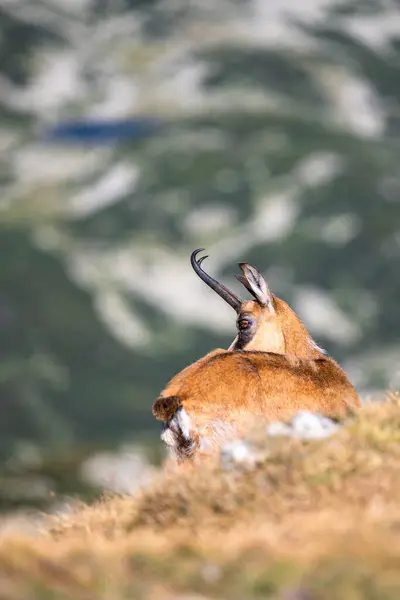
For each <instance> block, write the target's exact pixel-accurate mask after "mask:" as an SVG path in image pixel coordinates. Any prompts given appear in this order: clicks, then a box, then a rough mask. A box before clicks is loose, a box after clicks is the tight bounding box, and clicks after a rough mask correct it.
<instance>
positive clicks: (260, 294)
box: [236, 263, 274, 311]
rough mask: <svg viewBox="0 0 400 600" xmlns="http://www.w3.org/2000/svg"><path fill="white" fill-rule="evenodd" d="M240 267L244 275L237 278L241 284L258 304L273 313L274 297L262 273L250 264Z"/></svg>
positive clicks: (242, 264)
mask: <svg viewBox="0 0 400 600" xmlns="http://www.w3.org/2000/svg"><path fill="white" fill-rule="evenodd" d="M239 267H240V269H241V270H242V273H243V275H244V276H243V275H237V276H236V277H237V279H238V280H239V281H240V283H242V284H243V285H244V286H245V288H246V289H247V290H248V291H249V292H250V294H252V295H253V296H254V298H255V299H256V300H257V302H259V303H260V304H262V305H263V306H267V307H268V308H269V309H270V310H271V311H273V310H274V304H273V297H272V294H271V292H270V289H269V287H268V285H267V282H266V281H265V279H264V277H263V276H262V275H261V273H260V271H258V270H257V269H256V268H255V267H252V266H251V265H249V264H248V263H239Z"/></svg>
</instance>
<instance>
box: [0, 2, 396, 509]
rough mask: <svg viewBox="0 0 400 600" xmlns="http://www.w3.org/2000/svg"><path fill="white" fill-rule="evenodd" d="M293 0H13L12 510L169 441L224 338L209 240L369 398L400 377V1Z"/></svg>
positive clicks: (4, 224) (7, 416)
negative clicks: (174, 419) (187, 390)
mask: <svg viewBox="0 0 400 600" xmlns="http://www.w3.org/2000/svg"><path fill="white" fill-rule="evenodd" d="M295 4H296V5H297V3H290V2H280V1H279V0H274V2H263V1H262V0H255V1H253V2H250V1H246V0H240V1H239V0H237V1H235V0H207V1H202V2H201V1H198V2H196V1H194V0H193V1H190V2H189V1H188V0H164V1H163V2H161V1H160V0H145V1H143V0H135V1H133V0H119V1H111V0H73V1H72V0H70V1H69V2H62V1H61V0H32V1H29V0H12V1H10V0H2V1H0V40H1V55H2V60H1V63H0V73H1V75H0V77H1V85H0V149H1V158H0V177H1V180H0V181H1V200H0V227H1V233H0V247H1V255H2V261H1V266H0V329H1V337H0V353H1V362H0V453H1V457H2V469H1V476H0V496H1V497H2V498H3V496H4V499H3V504H4V505H9V504H10V502H11V503H14V502H16V501H17V500H16V498H17V497H18V494H19V490H20V487H19V484H18V485H16V484H15V481H17V480H18V474H21V473H22V472H23V473H24V474H25V481H31V480H30V479H29V478H27V477H28V475H27V473H28V474H29V473H30V474H32V473H33V474H34V473H37V472H38V471H39V470H43V469H44V470H45V473H46V476H47V477H49V478H50V479H51V480H52V481H53V484H54V486H55V487H56V488H57V489H58V490H65V491H68V492H72V491H76V490H77V489H78V484H77V482H76V480H75V479H74V478H73V477H72V476H71V475H69V474H68V473H69V471H68V469H69V468H70V465H74V467H73V469H72V470H74V469H75V467H76V461H78V460H80V458H79V459H78V458H77V457H81V456H82V455H83V454H85V453H90V452H92V451H93V449H97V448H103V449H104V448H112V447H116V446H119V445H121V444H124V443H128V442H131V441H134V442H136V441H138V440H139V441H140V440H152V439H154V440H156V439H157V436H158V434H159V424H158V423H157V422H156V421H155V420H154V419H153V417H152V414H151V405H152V402H153V401H154V399H155V398H156V396H157V394H158V392H159V390H160V389H162V387H163V386H164V385H165V383H166V382H167V381H168V379H169V378H170V377H171V376H172V375H173V374H174V373H175V372H177V371H178V370H180V369H181V368H182V367H184V366H185V365H186V364H188V363H189V362H191V361H192V360H195V359H197V358H198V357H200V356H201V355H203V354H204V353H206V352H207V351H209V350H211V349H212V348H214V347H216V346H222V347H227V346H228V345H229V344H230V342H231V340H232V338H233V337H234V334H235V320H234V316H233V315H232V314H231V309H230V308H229V307H227V306H225V305H224V303H223V302H222V301H221V300H220V299H219V298H218V297H216V295H215V294H213V293H212V292H211V291H210V290H208V289H207V288H206V286H204V285H203V284H202V283H201V282H200V281H199V280H198V279H197V278H196V276H195V274H194V273H193V272H192V271H191V268H190V265H189V256H190V252H191V251H192V250H193V249H194V248H197V247H205V248H206V249H207V253H208V254H210V258H209V259H208V260H207V270H208V271H209V272H211V273H213V274H214V275H217V276H219V277H221V278H222V279H223V281H224V282H226V283H227V284H228V285H230V286H232V288H236V289H237V290H238V289H239V288H238V287H236V285H235V283H234V278H233V274H234V273H235V272H237V266H236V263H237V262H239V261H248V262H251V263H253V264H255V265H256V266H257V267H258V268H259V269H261V270H262V271H263V272H264V273H265V275H266V277H267V278H268V281H269V283H270V286H271V288H272V289H273V291H274V292H275V293H277V294H278V295H280V296H282V297H283V298H284V299H285V300H287V301H288V302H289V303H290V304H291V305H292V306H293V307H294V308H295V309H296V310H297V311H298V312H299V314H300V316H301V317H302V318H303V320H304V321H305V322H306V324H307V325H308V327H309V328H310V330H311V331H312V333H313V335H314V336H315V338H316V340H317V341H318V343H319V344H320V345H322V346H324V347H325V348H326V349H327V350H328V351H329V352H330V353H331V354H332V355H333V356H334V357H335V358H336V359H337V360H339V362H340V363H341V364H342V365H343V366H344V368H346V369H347V370H348V372H349V374H350V376H351V378H352V380H353V382H354V383H355V385H356V386H357V388H358V390H359V391H360V392H361V393H364V394H367V393H371V392H375V391H378V390H383V389H385V388H390V387H392V388H396V387H399V385H400V370H399V363H400V361H399V355H400V336H399V329H400V328H399V317H398V303H399V296H400V278H399V256H400V227H399V226H400V205H399V198H400V194H399V191H400V175H399V168H398V164H399V156H400V155H399V150H400V103H399V100H400V8H399V5H398V3H397V2H395V1H394V0H393V1H390V0H368V1H365V0H360V1H358V0H347V1H343V2H335V1H333V0H332V1H330V2H329V1H326V0H313V1H311V0H309V1H308V2H304V3H298V6H294V5H295ZM76 123H78V124H79V126H76ZM214 296H215V297H214ZM39 457H41V458H39ZM43 457H46V458H43ZM65 465H69V466H68V468H67V467H66V466H65ZM39 467H40V468H39ZM64 468H65V473H67V475H65V477H64V478H63V477H62V476H61V474H62V473H64V471H63V469H64ZM71 468H72V467H71ZM46 469H47V471H46ZM70 477H72V479H71V478H70ZM11 480H12V481H13V482H14V484H15V485H14V484H13V485H14V488H12V485H11V484H10V481H11ZM54 481H55V482H56V483H54ZM53 484H52V485H53ZM57 486H58V487H57ZM11 488H12V489H15V490H16V491H12V489H11ZM39 495H40V494H39Z"/></svg>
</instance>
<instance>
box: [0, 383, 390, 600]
mask: <svg viewBox="0 0 400 600" xmlns="http://www.w3.org/2000/svg"><path fill="white" fill-rule="evenodd" d="M254 444H255V445H256V446H257V447H258V448H259V449H260V450H261V449H262V447H263V449H264V455H263V457H262V456H261V454H260V456H261V458H260V459H259V461H258V462H257V464H256V465H255V466H254V467H252V468H250V467H246V466H245V465H243V466H242V467H240V466H236V467H235V468H234V469H223V468H222V467H221V466H220V464H219V463H218V461H214V462H209V463H207V464H203V465H202V466H200V467H198V469H196V470H194V469H191V468H172V467H169V468H165V469H164V470H163V471H162V472H161V473H160V474H159V475H158V476H157V479H156V480H155V481H154V482H153V484H152V485H151V486H150V487H149V488H147V489H145V490H143V491H142V492H141V493H140V494H138V495H136V496H135V497H107V498H103V499H102V500H101V501H99V502H97V503H96V504H95V505H93V506H85V505H82V506H80V507H79V508H78V509H76V511H75V512H74V514H72V515H69V516H67V517H63V518H58V519H54V518H53V519H52V520H50V522H49V529H48V530H47V531H45V532H43V533H42V534H41V535H40V536H38V537H35V538H28V537H26V538H23V537H16V536H12V537H9V538H5V539H3V540H2V542H1V545H0V573H1V576H0V588H1V597H2V598H7V599H8V598H9V599H11V600H14V599H17V598H18V599H21V600H23V599H24V598H30V599H31V598H38V599H39V598H50V597H51V598H53V597H60V598H65V599H66V598H74V599H77V600H80V599H81V598H82V599H86V598H88V599H92V598H93V599H97V598H99V599H103V598H104V599H106V598H107V599H108V598H109V599H116V600H118V599H121V600H122V599H128V598H149V599H160V600H163V599H169V598H186V599H188V598H233V599H235V598H237V599H239V598H240V599H243V598H249V599H253V598H266V597H267V598H268V597H270V598H280V599H282V600H303V599H304V600H308V599H310V600H319V599H321V600H322V599H324V600H325V599H326V598H328V599H333V600H343V599H346V600H361V599H368V600H375V599H376V600H378V599H379V600H397V599H398V598H399V597H400V539H399V535H398V530H399V525H400V508H399V500H400V480H399V477H398V473H399V469H400V398H399V395H398V394H397V395H396V394H392V396H389V397H388V399H387V402H385V403H384V404H380V405H378V404H371V405H367V406H365V407H364V408H362V409H361V410H360V412H359V414H358V415H357V417H356V418H355V419H354V421H352V422H349V423H348V424H346V425H345V427H343V428H342V429H341V430H340V431H339V432H338V433H337V434H335V435H333V436H332V437H330V438H328V439H325V440H320V441H312V442H311V441H308V442H305V441H300V440H296V439H290V440H288V439H287V438H273V439H270V438H269V439H268V440H267V441H265V439H264V438H263V437H262V436H260V432H258V433H257V432H256V433H255V437H254Z"/></svg>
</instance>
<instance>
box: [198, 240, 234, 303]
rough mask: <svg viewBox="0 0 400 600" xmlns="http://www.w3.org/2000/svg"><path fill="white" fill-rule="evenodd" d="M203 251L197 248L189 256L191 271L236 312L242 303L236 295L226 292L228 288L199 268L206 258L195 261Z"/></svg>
mask: <svg viewBox="0 0 400 600" xmlns="http://www.w3.org/2000/svg"><path fill="white" fill-rule="evenodd" d="M203 251H204V248H198V249H197V250H194V252H192V254H191V256H190V263H191V265H192V267H193V270H194V271H195V273H197V275H198V276H199V277H200V279H202V280H203V281H204V283H206V284H207V285H208V286H209V287H210V288H211V289H212V290H214V292H217V294H218V295H219V296H221V298H223V299H224V300H225V302H227V303H228V304H229V306H232V308H233V309H234V310H236V312H237V311H238V310H239V307H240V305H241V303H242V302H241V300H240V298H238V297H237V296H236V294H234V293H233V292H231V291H230V290H228V288H227V287H225V286H224V285H222V283H219V282H218V281H217V280H216V279H214V278H213V277H211V276H210V275H208V274H207V273H206V272H205V271H203V269H202V268H201V263H202V262H203V260H205V259H206V258H208V256H202V257H201V258H199V259H197V255H198V253H199V252H203Z"/></svg>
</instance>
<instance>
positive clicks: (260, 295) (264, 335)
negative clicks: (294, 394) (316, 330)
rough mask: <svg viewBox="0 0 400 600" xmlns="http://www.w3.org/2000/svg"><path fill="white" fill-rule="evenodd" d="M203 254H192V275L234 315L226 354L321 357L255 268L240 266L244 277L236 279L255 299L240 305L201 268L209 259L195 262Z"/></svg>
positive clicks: (286, 306)
mask: <svg viewBox="0 0 400 600" xmlns="http://www.w3.org/2000/svg"><path fill="white" fill-rule="evenodd" d="M203 250H204V248H199V249H198V250H195V251H194V252H192V255H191V257H190V262H191V265H192V267H193V269H194V271H195V272H196V273H197V275H198V276H199V277H200V279H202V280H203V281H204V283H206V284H207V285H208V286H209V287H210V288H211V289H213V290H214V291H215V292H217V294H218V295H219V296H221V298H223V299H224V300H225V302H227V303H228V304H229V305H230V306H231V307H232V308H233V309H234V310H235V311H236V313H237V318H236V326H237V330H238V333H237V336H236V338H235V339H234V341H233V342H232V344H231V346H230V347H229V350H232V351H235V350H251V351H261V352H275V353H277V354H292V355H296V356H299V357H302V358H320V357H321V356H323V355H324V351H323V350H321V349H320V348H319V347H318V346H317V345H316V344H315V342H314V341H313V339H312V337H311V335H310V333H309V332H308V331H307V329H306V327H305V326H304V324H303V323H302V321H301V320H300V319H299V317H298V316H297V315H296V313H295V312H294V311H293V310H292V309H291V308H290V306H288V304H286V302H284V300H281V299H280V298H277V296H275V295H274V294H272V292H271V291H270V289H269V287H268V284H267V282H266V281H265V279H264V277H263V276H262V274H261V273H260V272H259V271H258V270H257V269H256V268H255V267H253V266H252V265H249V264H248V263H239V267H240V269H241V271H242V273H243V275H236V278H237V279H238V280H239V281H240V283H241V284H243V285H244V287H245V288H246V289H247V291H248V292H250V294H251V295H252V296H253V298H254V300H247V301H242V300H241V299H240V298H239V297H238V296H237V295H236V294H234V293H233V292H231V291H230V290H229V289H228V288H227V287H225V286H224V285H223V284H222V283H219V282H218V281H217V280H216V279H214V278H213V277H211V276H210V275H208V274H207V273H206V272H205V271H204V270H203V269H202V267H201V264H202V262H203V261H204V260H205V259H206V258H208V257H207V256H203V257H201V258H199V259H197V255H198V254H199V252H202V251H203Z"/></svg>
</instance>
